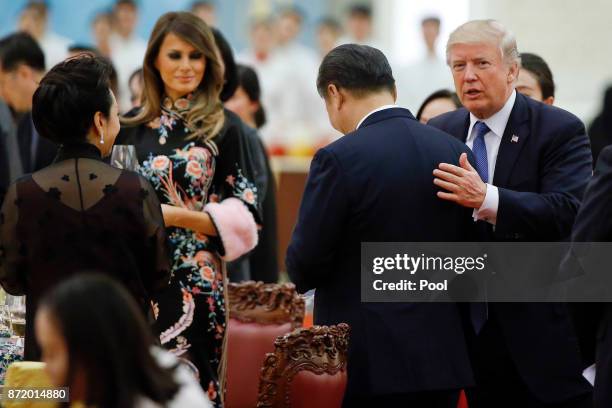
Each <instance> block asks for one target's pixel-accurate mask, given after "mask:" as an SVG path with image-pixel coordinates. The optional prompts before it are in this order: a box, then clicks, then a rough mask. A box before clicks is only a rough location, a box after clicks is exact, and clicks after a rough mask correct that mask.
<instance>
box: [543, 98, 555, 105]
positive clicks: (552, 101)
mask: <svg viewBox="0 0 612 408" xmlns="http://www.w3.org/2000/svg"><path fill="white" fill-rule="evenodd" d="M542 102H543V103H545V104H546V105H553V104H554V103H555V97H554V96H549V97H548V98H546V99H544V100H543V101H542Z"/></svg>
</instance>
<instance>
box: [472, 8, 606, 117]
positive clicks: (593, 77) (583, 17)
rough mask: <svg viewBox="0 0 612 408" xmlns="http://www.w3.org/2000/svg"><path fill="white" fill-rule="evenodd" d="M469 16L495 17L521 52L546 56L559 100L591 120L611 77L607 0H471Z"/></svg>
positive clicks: (563, 104) (563, 105) (561, 103)
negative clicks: (508, 32)
mask: <svg viewBox="0 0 612 408" xmlns="http://www.w3.org/2000/svg"><path fill="white" fill-rule="evenodd" d="M470 18H495V19H497V20H500V21H501V22H502V23H504V24H505V25H506V26H507V27H508V28H510V29H511V30H512V31H513V32H514V34H515V35H516V39H517V43H518V47H519V51H522V52H533V53H535V54H539V55H540V56H541V57H542V58H544V59H545V60H546V61H547V62H548V64H549V65H550V68H551V70H552V72H553V75H554V77H555V83H556V85H557V92H556V95H557V100H556V103H555V104H556V105H558V106H560V107H562V108H564V109H567V110H569V111H570V112H572V113H574V114H576V115H578V116H579V117H581V118H582V119H583V120H585V121H586V122H587V123H588V122H589V121H590V120H591V118H592V117H593V116H595V115H596V114H597V112H598V111H599V109H600V106H601V100H602V98H603V91H604V88H605V86H606V85H607V84H608V83H611V82H612V2H611V1H609V0H582V1H578V0H536V1H534V0H495V1H486V0H472V1H471V8H470Z"/></svg>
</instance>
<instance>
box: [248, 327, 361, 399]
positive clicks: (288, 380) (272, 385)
mask: <svg viewBox="0 0 612 408" xmlns="http://www.w3.org/2000/svg"><path fill="white" fill-rule="evenodd" d="M348 341H349V326H348V325H347V324H345V323H340V324H338V325H337V326H329V327H328V326H313V327H311V328H308V329H298V330H295V331H293V332H292V333H290V334H287V335H285V336H283V337H279V338H278V339H277V340H276V342H275V343H274V346H275V351H274V353H270V354H268V355H267V356H266V360H265V362H264V367H263V369H262V370H261V379H260V380H259V397H258V400H257V407H262V408H263V407H265V408H307V407H310V408H312V407H316V408H340V407H341V406H342V399H343V397H344V391H345V389H346V379H347V377H346V356H347V350H348Z"/></svg>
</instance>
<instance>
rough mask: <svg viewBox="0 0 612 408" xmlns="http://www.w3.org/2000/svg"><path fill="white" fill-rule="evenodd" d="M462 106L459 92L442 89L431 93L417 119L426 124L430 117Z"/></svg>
mask: <svg viewBox="0 0 612 408" xmlns="http://www.w3.org/2000/svg"><path fill="white" fill-rule="evenodd" d="M460 107H461V101H459V98H458V97H457V94H456V93H454V92H451V91H449V90H448V89H441V90H439V91H436V92H434V93H432V94H431V95H429V96H428V97H427V99H425V101H424V102H423V104H422V105H421V107H420V108H419V110H418V112H417V114H416V119H417V120H418V121H419V122H421V123H423V124H426V123H427V122H428V121H429V119H431V118H435V117H436V116H438V115H441V114H443V113H446V112H452V111H454V110H456V109H458V108H460Z"/></svg>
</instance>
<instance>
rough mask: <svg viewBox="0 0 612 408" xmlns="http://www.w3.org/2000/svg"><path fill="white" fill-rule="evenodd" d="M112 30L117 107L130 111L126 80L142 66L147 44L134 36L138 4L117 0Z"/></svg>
mask: <svg viewBox="0 0 612 408" xmlns="http://www.w3.org/2000/svg"><path fill="white" fill-rule="evenodd" d="M113 21H114V30H113V33H112V35H111V37H110V39H109V45H110V51H111V60H112V61H113V65H114V66H115V69H116V70H117V76H118V78H119V93H120V98H119V107H120V108H121V111H122V112H125V111H127V110H129V109H130V105H131V104H130V97H129V95H130V90H129V88H128V79H129V78H130V75H131V74H132V72H134V71H135V70H137V69H138V68H140V67H141V66H142V60H143V58H144V55H145V51H146V49H147V43H146V42H145V41H144V40H142V39H141V38H139V37H138V36H137V35H136V32H135V30H136V25H137V23H138V4H137V3H136V1H135V0H117V2H116V3H115V6H114V9H113Z"/></svg>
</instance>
